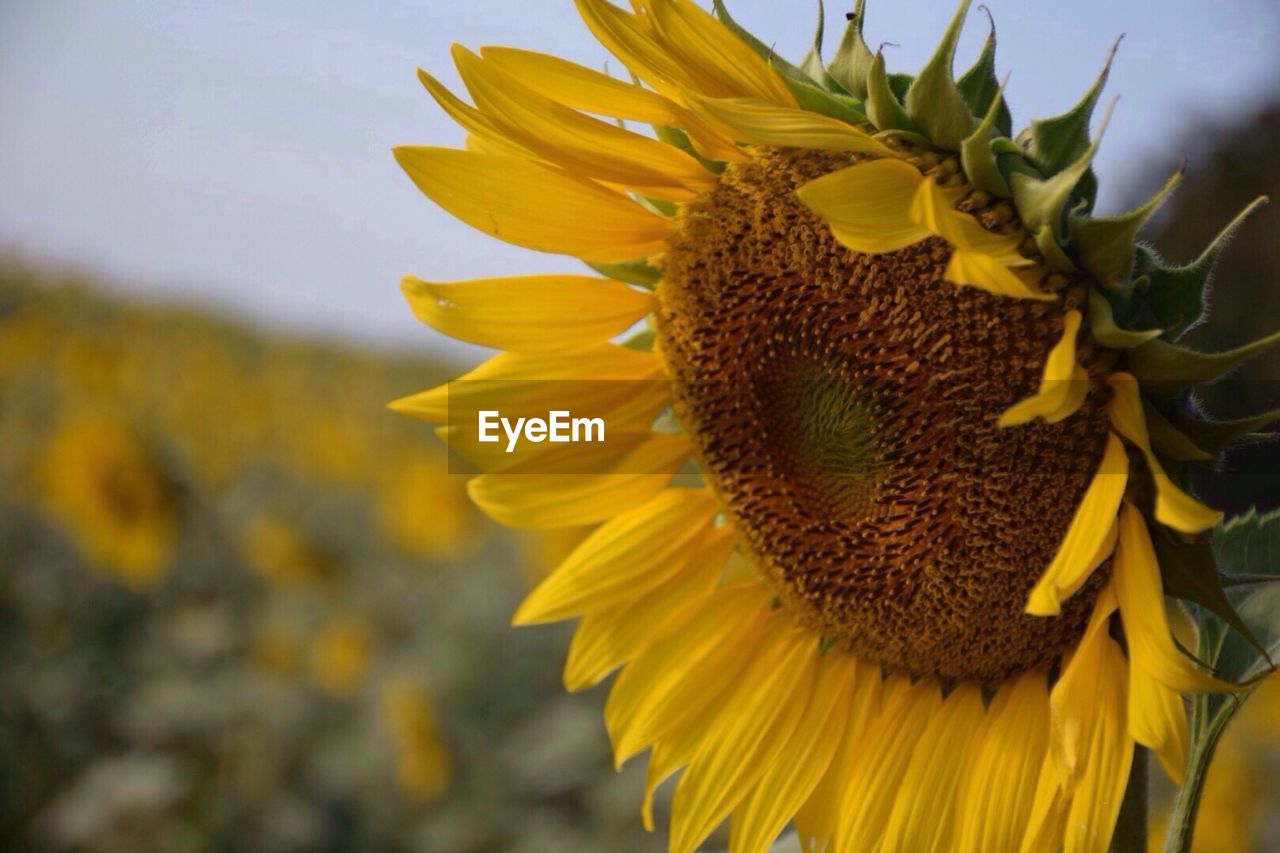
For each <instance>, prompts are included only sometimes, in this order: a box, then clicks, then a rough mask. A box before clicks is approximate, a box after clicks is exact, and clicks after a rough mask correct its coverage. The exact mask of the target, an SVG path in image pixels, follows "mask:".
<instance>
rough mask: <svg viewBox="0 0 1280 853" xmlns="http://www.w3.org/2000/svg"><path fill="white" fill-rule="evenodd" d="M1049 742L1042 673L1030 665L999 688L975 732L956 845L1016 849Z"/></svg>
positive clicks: (960, 795) (960, 802) (958, 814)
mask: <svg viewBox="0 0 1280 853" xmlns="http://www.w3.org/2000/svg"><path fill="white" fill-rule="evenodd" d="M1048 745H1049V691H1048V686H1047V683H1046V674H1045V672H1044V671H1042V670H1031V671H1029V672H1026V673H1023V674H1022V675H1021V676H1018V678H1017V679H1016V680H1014V681H1013V682H1012V683H1010V684H1006V685H1004V686H1002V687H1001V688H1000V690H999V692H997V693H996V695H995V698H994V699H992V701H991V706H990V707H989V708H988V709H987V716H986V720H985V722H984V724H983V726H982V729H981V731H979V732H978V733H977V734H976V735H975V736H974V748H973V750H972V753H971V758H970V766H969V767H968V768H966V770H965V773H964V775H963V777H962V779H961V781H960V788H959V791H958V792H957V797H956V806H955V809H956V812H955V814H956V817H955V820H956V843H955V845H954V847H955V849H956V850H1016V849H1017V848H1018V845H1019V843H1020V842H1021V840H1022V837H1023V834H1024V833H1025V832H1026V828H1027V824H1028V821H1029V820H1030V818H1031V811H1032V806H1033V804H1034V801H1035V794H1036V783H1037V780H1038V779H1039V778H1040V771H1041V768H1042V767H1043V766H1044V763H1045V756H1047V755H1048Z"/></svg>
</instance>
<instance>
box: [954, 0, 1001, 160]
mask: <svg viewBox="0 0 1280 853" xmlns="http://www.w3.org/2000/svg"><path fill="white" fill-rule="evenodd" d="M979 8H980V9H982V10H983V11H984V12H986V13H987V22H988V23H989V24H990V25H991V29H990V32H989V33H988V35H987V40H986V41H985V42H984V43H983V45H982V53H981V54H979V55H978V60H977V62H975V63H973V66H972V67H971V68H970V69H969V70H968V71H966V72H964V73H963V74H961V75H960V79H959V80H957V81H956V87H957V88H959V89H960V94H961V95H962V96H963V97H964V102H965V103H966V104H968V105H969V112H971V113H973V114H974V115H975V116H980V115H986V114H987V112H988V111H989V110H990V109H991V106H992V104H995V105H996V111H995V116H994V118H993V122H994V125H995V129H996V130H997V131H998V132H999V133H1000V135H1001V136H1010V135H1012V134H1013V118H1012V116H1010V115H1009V105H1008V104H1006V103H1005V102H1004V97H1003V94H1004V83H1001V82H1000V80H999V79H998V78H997V77H996V23H995V21H994V20H992V18H991V12H990V11H989V10H988V9H987V7H986V6H980V7H979Z"/></svg>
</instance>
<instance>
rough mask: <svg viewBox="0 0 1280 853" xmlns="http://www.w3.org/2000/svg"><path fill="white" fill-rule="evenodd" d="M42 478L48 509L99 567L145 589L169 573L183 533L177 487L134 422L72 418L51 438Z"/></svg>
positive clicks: (39, 477) (42, 464)
mask: <svg viewBox="0 0 1280 853" xmlns="http://www.w3.org/2000/svg"><path fill="white" fill-rule="evenodd" d="M37 480H38V484H39V493H40V503H41V506H42V508H43V509H44V510H45V512H46V513H47V514H48V515H49V517H50V518H52V519H53V520H54V521H56V522H57V523H58V524H59V526H61V527H62V528H63V529H64V530H65V531H66V533H67V534H68V535H69V536H70V538H71V540H72V541H73V542H74V543H75V545H76V547H77V548H78V549H79V550H80V552H81V553H82V554H83V555H84V557H85V559H86V560H88V562H89V564H90V565H91V566H92V567H93V568H94V569H96V570H99V571H101V572H102V573H103V574H105V575H108V576H110V577H113V578H115V579H117V580H119V581H121V582H122V583H124V584H126V585H128V586H131V587H134V588H138V589H143V588H147V587H151V586H154V585H155V584H157V583H158V582H159V581H160V580H161V579H162V578H163V577H164V574H165V572H166V570H167V569H168V565H169V557H170V554H171V553H172V551H173V545H174V541H175V539H176V537H177V532H178V510H177V505H176V502H175V495H174V490H173V488H172V486H171V484H170V483H169V481H168V479H167V478H166V476H165V472H164V471H163V470H162V469H161V467H160V465H159V463H158V462H157V460H156V458H155V456H154V454H153V453H152V452H151V450H150V449H149V448H148V447H147V446H146V445H145V444H144V443H143V442H142V441H141V440H140V439H139V438H138V436H137V435H136V434H134V433H133V432H132V431H131V430H130V429H129V428H128V427H126V426H125V425H123V424H121V423H119V422H116V421H111V420H105V419H97V418H84V419H71V420H69V421H67V422H66V423H64V424H63V425H62V426H60V427H59V428H58V429H57V430H56V432H55V433H54V434H53V436H52V438H50V439H49V441H48V443H47V445H46V447H45V452H44V454H43V458H42V459H41V462H40V466H39V471H38V473H37Z"/></svg>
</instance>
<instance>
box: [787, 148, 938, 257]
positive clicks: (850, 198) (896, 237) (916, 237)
mask: <svg viewBox="0 0 1280 853" xmlns="http://www.w3.org/2000/svg"><path fill="white" fill-rule="evenodd" d="M923 180H924V176H923V175H921V174H920V172H919V170H917V169H916V167H915V166H912V165H911V164H909V163H904V162H903V161H901V160H890V159H881V160H868V161H867V162H865V163H858V164H856V165H853V166H850V167H849V168H847V169H841V170H840V171H838V172H832V173H831V174H829V175H824V176H823V177H821V178H818V179H817V180H814V181H810V182H809V183H807V184H805V185H804V186H803V187H801V188H800V189H798V190H796V196H797V197H798V198H799V199H800V200H801V201H802V202H804V203H805V205H807V206H808V207H809V208H810V209H811V210H813V211H814V212H815V213H817V214H818V215H819V216H821V217H822V218H823V220H824V221H825V222H826V223H827V227H829V228H830V229H831V233H832V234H833V235H834V236H835V238H836V239H837V240H839V241H840V242H841V243H842V244H843V245H845V246H848V247H849V248H850V249H853V250H854V251H855V252H867V253H871V254H876V253H879V252H893V251H897V250H898V249H901V248H903V247H905V246H910V245H911V244H913V243H918V242H920V241H921V240H923V239H925V238H926V237H929V236H930V233H931V232H930V231H929V229H927V228H925V227H924V226H923V225H921V224H920V223H918V222H916V221H915V220H914V219H913V218H912V217H911V202H912V199H913V198H914V197H915V192H916V188H917V187H918V186H919V185H920V182H921V181H923Z"/></svg>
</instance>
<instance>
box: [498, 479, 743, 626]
mask: <svg viewBox="0 0 1280 853" xmlns="http://www.w3.org/2000/svg"><path fill="white" fill-rule="evenodd" d="M718 510H719V503H718V501H717V500H716V498H715V497H714V496H713V495H712V494H711V493H710V492H709V491H707V490H705V489H667V490H666V491H664V492H660V493H659V494H658V495H657V496H656V497H654V498H653V499H652V500H649V501H647V502H645V503H644V504H641V505H640V506H638V507H636V508H635V509H633V510H629V511H627V512H623V513H619V514H618V515H616V516H614V517H613V518H610V519H609V520H608V521H606V522H605V523H604V524H602V525H600V527H599V528H597V529H596V530H595V531H593V532H592V533H591V535H589V536H588V537H587V538H586V539H585V540H583V542H582V544H581V545H579V546H578V547H577V548H576V549H574V551H573V553H572V554H570V555H569V556H568V558H567V559H565V561H564V562H563V563H561V564H560V565H559V566H557V567H556V569H555V570H554V571H552V572H551V574H549V575H548V576H547V578H546V579H545V580H544V581H543V582H542V583H540V584H538V586H537V587H536V588H535V589H534V590H533V591H532V592H530V593H529V595H528V597H526V598H525V600H524V602H523V603H522V604H521V605H520V608H519V609H518V610H517V611H516V614H515V617H514V619H512V624H513V625H531V624H535V623H538V622H556V621H559V620H561V619H567V618H569V617H570V616H576V615H577V614H579V613H581V612H582V611H583V610H584V609H585V608H587V607H592V606H594V607H608V606H610V605H613V604H618V603H620V602H621V601H624V600H627V599H631V598H634V597H635V596H638V595H643V594H644V593H646V592H650V591H652V590H653V589H655V588H656V587H658V586H661V585H662V584H664V583H666V582H667V581H668V580H670V579H671V578H672V577H673V576H674V575H675V574H677V573H678V572H679V570H680V568H681V565H680V563H679V558H680V556H682V555H684V554H687V553H689V549H691V548H693V549H696V548H697V545H698V543H699V542H700V539H701V535H702V534H704V533H706V532H708V531H709V527H710V525H711V521H712V519H713V518H714V517H715V515H716V512H717V511H718Z"/></svg>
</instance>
